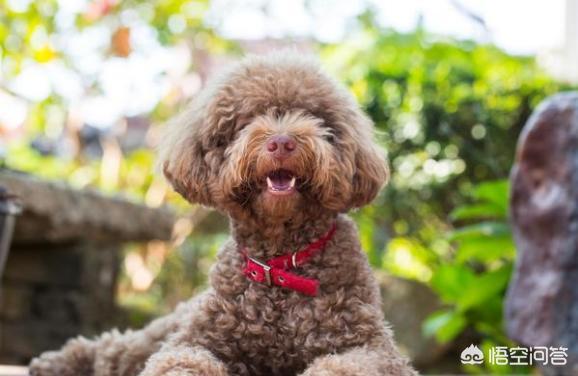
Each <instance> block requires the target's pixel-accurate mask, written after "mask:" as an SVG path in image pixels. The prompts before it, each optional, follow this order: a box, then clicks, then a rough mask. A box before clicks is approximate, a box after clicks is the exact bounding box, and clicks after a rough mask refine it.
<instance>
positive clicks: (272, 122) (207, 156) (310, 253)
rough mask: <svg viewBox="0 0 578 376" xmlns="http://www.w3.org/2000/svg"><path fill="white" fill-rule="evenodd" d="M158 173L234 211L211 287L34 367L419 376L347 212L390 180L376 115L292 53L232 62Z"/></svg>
mask: <svg viewBox="0 0 578 376" xmlns="http://www.w3.org/2000/svg"><path fill="white" fill-rule="evenodd" d="M160 157H161V162H162V166H163V171H164V174H165V176H166V177H167V179H168V180H169V181H170V182H171V184H172V185H173V187H174V188H175V189H176V190H177V191H178V192H179V193H180V194H181V195H183V196H184V197H185V198H186V199H187V200H189V201H190V202H192V203H200V204H203V205H207V206H212V207H214V208H217V209H218V210H220V211H222V212H224V213H227V214H228V215H229V217H230V219H231V231H232V238H231V239H230V240H229V241H228V242H227V243H226V244H225V245H224V246H223V248H222V249H221V251H220V252H219V255H218V259H217V263H216V264H215V265H214V266H213V268H212V270H211V274H210V282H211V288H210V289H209V290H208V291H206V292H204V293H203V294H201V295H199V296H197V297H195V298H193V299H192V300H190V301H189V302H186V303H183V304H181V305H180V306H178V308H177V309H176V311H175V312H174V313H172V314H171V315H169V316H166V317H163V318H160V319H157V320H155V321H153V322H152V323H151V324H149V325H148V326H147V327H145V328H144V329H142V330H139V331H128V332H126V333H119V332H118V331H112V332H110V333H105V334H103V335H102V336H100V337H99V338H97V339H95V340H87V339H84V338H78V339H74V340H71V341H69V342H68V343H67V344H66V345H65V346H64V348H63V349H61V350H60V351H58V352H48V353H45V354H44V355H42V356H41V357H39V358H37V359H35V360H34V361H33V362H32V364H31V367H30V369H31V374H32V375H58V376H69V375H70V376H72V375H74V376H76V375H141V376H153V375H154V376H160V375H209V376H213V375H216V376H218V375H317V376H321V375H335V376H337V375H338V376H352V375H363V376H372V375H375V376H377V375H414V374H415V371H414V370H413V369H412V368H411V366H410V365H409V364H408V361H407V360H406V358H405V357H403V356H402V355H401V354H400V353H399V352H398V350H397V348H396V346H395V344H394V341H393V338H392V333H391V331H390V329H389V328H388V326H387V324H386V322H385V321H384V317H383V314H382V311H381V302H380V294H379V289H378V285H377V283H376V280H375V279H374V277H373V276H372V272H371V269H370V267H369V264H368V262H367V258H366V256H365V254H364V252H363V251H362V250H361V248H360V243H359V239H358V236H357V229H356V227H355V225H354V223H353V222H352V221H351V219H349V218H348V217H347V216H346V215H345V214H343V213H345V212H347V211H348V210H350V209H352V208H359V207H361V206H363V205H366V204H367V203H369V202H370V201H371V200H373V198H374V197H375V196H376V195H377V193H378V192H379V190H380V189H381V187H382V185H383V184H384V183H385V181H386V179H387V177H388V170H387V165H386V162H385V160H384V157H383V156H382V153H381V152H380V150H379V148H378V147H377V146H376V145H375V144H374V142H373V127H372V123H371V121H370V120H369V119H368V118H367V117H366V116H364V115H363V113H362V112H361V111H360V110H359V108H358V106H357V105H356V103H355V102H354V100H353V99H352V97H351V96H350V95H349V94H348V93H347V92H346V91H345V90H344V89H342V88H341V87H340V86H339V85H338V84H337V83H336V82H334V81H333V80H332V79H330V78H328V77H327V76H326V75H325V74H324V73H322V72H321V71H320V69H319V67H318V66H317V65H316V64H315V63H314V62H311V61H309V60H307V59H304V58H302V57H299V56H296V55H294V54H291V53H281V54H275V55H269V56H264V57H254V58H250V59H247V60H245V61H244V62H242V63H241V64H239V65H237V66H236V67H235V68H234V69H232V70H231V71H230V72H228V73H227V74H225V75H224V76H222V77H221V79H220V80H217V81H216V82H214V83H213V84H212V85H210V86H209V88H208V89H207V90H206V91H205V92H204V95H201V96H200V97H198V98H197V99H196V100H195V101H194V103H193V104H192V105H191V106H190V108H189V109H188V110H187V111H186V112H185V113H184V114H183V115H182V116H181V117H180V118H178V119H177V120H176V121H174V122H173V123H172V124H171V125H170V128H169V131H168V134H167V135H166V137H165V138H164V140H163V141H162V145H161V147H160Z"/></svg>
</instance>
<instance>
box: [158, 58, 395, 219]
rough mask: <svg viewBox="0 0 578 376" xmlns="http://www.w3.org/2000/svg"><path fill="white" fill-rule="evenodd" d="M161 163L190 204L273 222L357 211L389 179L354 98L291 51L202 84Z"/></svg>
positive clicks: (166, 142)
mask: <svg viewBox="0 0 578 376" xmlns="http://www.w3.org/2000/svg"><path fill="white" fill-rule="evenodd" d="M160 157H161V163H162V167H163V172H164V174H165V176H166V177H167V179H168V180H169V181H170V182H171V183H172V185H173V187H174V188H175V190H176V191H177V192H179V193H180V194H181V195H183V196H184V197H185V198H186V199H187V200H189V201H190V202H193V203H201V204H204V205H208V206H213V207H216V208H218V209H220V210H224V211H226V212H228V213H230V214H232V215H233V216H238V215H250V216H252V217H256V216H259V217H261V218H270V219H271V220H273V219H280V220H290V219H291V217H292V215H293V214H294V213H296V212H297V211H302V210H304V209H307V210H309V211H311V209H313V210H314V211H315V210H318V211H320V212H328V211H329V212H344V211H347V210H349V209H351V208H355V207H361V206H363V205H365V204H367V203H369V202H370V201H371V200H373V198H375V196H376V195H377V193H378V192H379V190H380V189H381V187H382V186H383V184H384V183H385V181H386V179H387V177H388V170H387V164H386V162H385V159H384V156H383V154H382V152H381V150H380V149H379V148H378V147H377V146H376V145H375V143H374V141H373V125H372V123H371V121H370V120H369V119H368V118H367V117H366V116H365V115H364V114H363V113H362V112H361V111H360V109H359V108H358V106H357V104H356V103H355V101H354V100H353V98H352V97H351V96H350V95H349V94H348V93H347V92H346V91H345V90H344V89H343V88H341V87H340V86H339V85H338V84H337V83H336V82H334V81H333V80H332V79H330V78H329V77H327V76H326V75H325V74H324V73H322V72H321V71H320V69H319V67H318V66H317V65H316V64H315V63H313V62H311V61H309V60H307V59H304V58H301V57H298V56H296V55H294V54H290V53H282V54H277V55H269V56H264V57H254V58H249V59H247V60H245V61H244V62H242V63H241V64H239V65H237V66H236V67H235V68H234V69H232V70H231V71H230V72H229V73H227V74H226V75H224V76H222V77H221V78H220V79H219V80H217V81H216V82H214V83H213V84H212V85H209V87H208V89H206V90H205V92H204V93H203V94H202V95H201V96H200V97H198V98H196V100H195V101H194V102H193V103H192V105H191V106H190V107H189V108H188V110H186V111H185V112H184V113H183V114H182V115H181V116H180V117H179V118H177V119H175V120H174V121H173V122H172V124H170V126H169V131H168V133H167V134H166V135H165V137H164V138H163V140H162V141H161V145H160Z"/></svg>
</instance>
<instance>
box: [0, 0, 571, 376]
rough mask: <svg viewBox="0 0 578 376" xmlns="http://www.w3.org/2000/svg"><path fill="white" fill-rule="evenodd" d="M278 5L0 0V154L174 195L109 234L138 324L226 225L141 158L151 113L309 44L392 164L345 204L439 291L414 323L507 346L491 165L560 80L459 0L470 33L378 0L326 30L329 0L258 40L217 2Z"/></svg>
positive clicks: (372, 243) (151, 132)
mask: <svg viewBox="0 0 578 376" xmlns="http://www.w3.org/2000/svg"><path fill="white" fill-rule="evenodd" d="M279 3H281V2H280V1H273V2H264V1H244V2H236V3H233V2H229V3H227V2H226V1H219V2H217V4H216V5H215V4H211V3H209V2H208V1H203V0H159V1H137V0H125V1H120V0H119V1H116V0H92V1H88V0H86V1H84V0H74V1H72V0H71V1H56V0H43V1H40V0H38V1H35V0H32V1H25V0H22V1H18V0H11V1H4V0H3V1H0V20H1V22H0V53H1V55H0V56H1V60H0V62H1V64H0V135H1V138H0V146H1V150H2V155H1V160H2V163H3V165H4V167H7V168H9V169H14V170H19V171H24V172H28V173H30V174H34V175H36V176H40V177H42V178H46V179H49V180H64V181H66V182H67V183H68V184H70V185H71V186H73V187H75V188H78V189H82V188H87V187H93V188H97V189H99V190H101V191H103V192H105V193H106V194H109V195H121V196H124V197H127V198H128V199H130V200H133V201H136V202H139V203H144V204H145V205H147V206H151V207H159V206H162V205H170V206H171V207H173V208H174V209H175V210H177V212H178V213H179V217H180V219H179V221H177V224H176V226H175V232H174V236H173V240H172V241H171V242H152V243H147V244H144V245H143V244H139V245H137V244H134V245H129V246H128V247H126V249H125V250H124V254H123V270H122V277H121V281H120V284H119V286H118V291H117V302H118V304H119V306H120V307H121V308H122V310H123V312H125V314H126V317H127V319H126V320H125V321H124V324H125V325H131V326H139V325H142V324H144V322H146V321H148V320H149V319H151V318H152V317H155V316H158V315H161V314H164V313H166V312H168V311H170V310H171V309H172V308H173V307H174V306H175V304H176V303H177V302H179V301H182V300H185V299H187V298H189V297H190V296H191V295H192V294H195V293H197V292H198V291H200V290H202V289H203V288H205V287H206V283H207V281H206V276H207V272H208V269H209V266H210V264H211V263H212V261H213V258H214V255H215V252H216V250H217V249H218V247H219V245H220V244H221V243H222V242H223V241H224V239H225V238H226V236H227V230H228V228H227V223H226V220H225V219H224V218H222V217H221V216H220V215H218V214H216V213H213V212H210V211H208V210H206V209H204V208H198V207H194V208H191V207H190V206H189V205H188V204H186V203H185V202H184V201H183V200H182V199H181V198H179V197H178V196H177V195H176V194H175V193H173V192H172V191H171V189H170V188H169V187H168V185H167V184H166V182H165V181H164V180H163V178H162V177H161V176H160V174H158V173H157V172H156V170H155V166H154V160H155V153H154V145H155V144H156V142H157V140H158V137H159V135H160V131H161V130H162V127H163V123H164V122H165V121H166V120H167V119H169V118H170V117H171V116H173V115H175V114H176V113H178V112H179V110H180V109H181V108H182V107H183V106H184V105H185V104H186V103H187V102H188V101H189V100H190V99H191V98H193V97H194V96H195V95H197V93H198V92H199V91H200V90H202V87H203V83H204V82H205V80H206V79H207V77H208V76H210V74H211V73H212V72H215V71H218V70H219V68H220V67H223V66H225V65H226V64H227V63H229V62H231V61H234V60H236V59H237V58H238V57H239V56H242V55H243V54H245V53H262V52H264V51H267V50H271V49H275V48H282V47H292V48H297V49H299V50H302V51H304V52H310V53H313V54H315V55H317V56H319V59H320V60H321V62H322V64H323V66H324V67H325V68H326V69H327V70H328V71H329V72H331V74H333V75H335V76H336V77H337V78H338V79H339V80H341V81H342V82H344V83H345V84H346V85H347V86H348V87H349V89H350V90H351V92H352V93H353V94H354V95H355V97H356V98H357V99H358V100H359V102H360V103H361V105H362V106H363V108H364V109H365V110H366V111H367V112H368V114H369V115H370V117H371V118H372V119H373V120H374V121H375V123H376V126H377V129H378V130H379V134H378V136H379V141H380V143H381V144H382V145H383V147H384V149H385V150H386V151H387V154H388V158H389V161H390V164H391V169H392V178H391V182H390V184H389V185H388V186H387V188H386V189H385V190H384V192H383V193H382V194H381V195H380V196H379V198H378V199H377V200H376V201H375V203H374V204H373V205H371V206H369V207H366V208H364V209H362V210H359V211H358V212H355V213H353V216H354V218H355V219H356V221H357V223H358V225H359V228H360V232H361V239H362V242H363V246H364V248H365V250H366V251H367V253H368V256H369V259H370V261H371V264H372V266H373V267H374V269H375V271H376V273H377V275H378V277H379V278H380V279H383V280H387V278H390V276H394V277H399V278H402V279H406V280H412V281H416V282H417V283H418V284H420V285H423V286H425V287H427V288H428V289H430V290H431V291H432V292H433V293H434V294H435V296H436V297H437V299H438V300H439V303H436V306H435V309H434V310H433V311H434V312H433V313H428V318H427V320H425V321H424V322H423V323H422V324H421V327H420V330H419V332H420V336H422V337H423V339H424V341H425V340H427V339H428V338H433V339H434V340H435V342H437V343H438V345H436V346H440V348H443V349H444V351H445V352H446V354H450V355H446V359H448V357H449V359H454V361H453V364H452V365H451V366H450V369H451V368H454V369H457V370H459V369H460V366H459V364H458V356H459V349H460V346H461V345H462V344H464V343H469V342H468V341H476V342H477V343H481V345H482V347H484V348H489V347H491V346H497V345H513V344H512V343H511V342H510V341H509V340H508V339H507V337H506V335H505V333H504V325H503V322H502V320H503V319H502V317H503V314H502V310H503V298H504V293H505V290H506V288H507V283H508V281H509V277H510V274H511V272H512V265H513V262H514V260H515V257H516V250H515V247H514V244H513V241H512V238H511V233H510V228H509V225H508V223H507V215H508V213H507V211H508V207H507V206H508V184H507V177H508V174H509V170H510V168H511V166H512V162H513V157H514V150H515V146H516V141H517V139H518V135H519V133H520V130H521V128H522V126H523V125H524V124H525V122H526V120H527V119H528V117H529V115H530V114H531V111H532V110H533V109H534V108H535V107H536V105H537V104H538V103H539V102H540V101H541V100H542V99H544V98H545V97H547V96H548V95H550V94H553V93H556V92H559V91H562V90H567V89H570V88H572V86H571V84H568V83H565V82H566V80H563V79H555V78H553V77H552V74H551V73H547V71H546V70H545V69H544V68H543V66H542V65H540V64H538V63H537V61H536V58H535V56H532V55H519V54H517V55H512V54H509V53H506V52H504V51H503V50H501V49H500V48H498V47H496V46H495V45H493V44H492V43H491V40H492V39H491V35H492V34H491V30H490V29H488V27H487V25H486V23H485V22H484V19H483V17H482V16H480V15H479V14H476V12H475V7H474V8H473V9H471V8H468V6H467V4H466V5H464V4H463V3H461V2H457V1H454V2H452V1H450V2H447V3H449V5H447V4H446V5H445V6H450V7H451V8H452V9H453V12H454V13H455V14H456V15H455V16H454V17H458V18H459V17H461V19H462V22H464V23H468V24H471V25H473V26H472V27H473V28H474V29H475V30H478V31H477V32H476V33H477V34H476V35H474V36H473V37H474V38H473V39H462V38H458V37H456V36H448V35H442V34H440V33H437V32H435V31H433V32H432V30H429V29H428V27H427V25H428V24H427V22H426V21H427V17H426V16H427V13H420V12H418V11H416V14H415V22H414V24H413V26H412V30H409V31H407V30H406V31H403V32H400V31H397V30H396V29H394V28H391V27H388V25H387V22H384V21H383V20H382V19H381V18H380V14H381V13H383V12H385V13H387V6H383V5H379V4H378V3H376V2H358V3H356V5H355V6H353V7H352V6H349V7H347V6H345V9H346V10H345V11H343V12H344V14H345V15H341V16H340V18H339V20H340V22H341V23H342V25H341V26H342V27H341V29H342V30H345V32H343V31H342V32H339V31H336V32H334V33H333V34H332V32H331V30H332V28H337V26H335V25H333V26H332V25H331V22H337V21H335V20H333V21H332V19H331V18H329V19H328V20H323V18H324V12H327V11H328V10H329V9H330V8H331V7H332V3H331V2H323V1H299V2H296V3H299V4H301V6H302V9H303V11H304V12H306V13H307V14H308V15H309V17H310V20H311V25H309V29H307V28H306V27H304V30H305V31H300V30H298V31H297V32H296V31H294V30H293V31H292V30H282V29H281V30H274V32H270V33H267V32H265V33H263V34H262V35H260V36H259V38H257V39H255V38H253V39H247V38H245V37H243V36H242V33H240V35H241V37H235V32H234V29H235V28H234V24H235V20H234V19H233V20H232V21H231V18H227V17H225V16H224V14H225V13H228V12H231V14H235V13H237V14H241V13H243V12H248V11H250V12H253V14H257V15H259V14H260V16H261V17H265V18H271V19H278V20H281V19H283V20H284V21H283V22H289V23H290V21H287V20H286V19H285V18H284V17H290V16H291V13H287V14H280V13H279V12H281V11H282V8H279ZM438 3H441V2H438ZM465 3H468V2H465ZM275 4H277V5H275ZM336 7H337V8H338V9H341V8H340V7H344V6H343V4H342V5H340V6H336ZM289 8H291V6H289ZM426 8H427V7H426ZM279 9H281V11H280V10H279ZM337 12H338V13H339V10H338V11H337ZM522 16H523V15H520V17H522ZM390 17H392V18H395V13H394V14H392V15H390ZM246 20H248V22H251V20H252V18H251V17H248V18H246ZM257 21H258V20H257V19H256V21H254V22H257ZM228 22H229V23H230V24H232V25H233V26H231V25H230V24H228ZM512 22H515V21H512ZM237 27H238V25H237ZM341 29H340V30H341ZM231 30H233V31H231ZM241 30H242V27H241ZM307 30H309V31H307ZM127 220H130V219H127ZM408 298H411V297H408ZM394 329H395V328H394ZM448 349H449V350H448ZM452 351H453V352H452ZM456 354H458V355H456ZM452 357H453V358H452ZM436 361H437V362H439V364H436V363H434V364H427V365H424V367H425V369H428V370H436V369H437V370H440V369H444V368H443V364H442V362H443V359H437V360H436ZM450 363H451V361H450ZM463 370H465V371H467V372H472V373H478V372H492V373H509V372H511V371H512V370H511V369H509V368H508V367H507V366H502V367H499V366H496V367H495V368H493V369H482V368H480V367H470V368H465V369H463ZM530 371H531V370H530V369H521V368H519V367H518V368H516V372H518V373H519V372H530Z"/></svg>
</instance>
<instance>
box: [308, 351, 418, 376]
mask: <svg viewBox="0 0 578 376" xmlns="http://www.w3.org/2000/svg"><path fill="white" fill-rule="evenodd" d="M414 375H417V373H416V372H415V371H414V370H413V368H411V366H410V365H409V363H408V361H407V359H406V358H404V357H403V356H401V355H400V354H398V353H397V351H395V352H394V353H392V352H391V350H390V351H388V350H386V349H385V348H381V347H377V348H368V347H355V348H353V349H350V350H348V351H346V352H344V353H340V354H330V355H325V356H321V357H319V358H317V359H315V360H314V361H313V363H311V365H310V366H309V367H308V368H307V369H306V370H305V371H304V372H303V373H302V374H301V376H414Z"/></svg>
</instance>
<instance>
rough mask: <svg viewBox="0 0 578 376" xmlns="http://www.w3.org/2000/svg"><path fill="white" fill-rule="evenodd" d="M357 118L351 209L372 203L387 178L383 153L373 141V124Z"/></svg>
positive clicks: (387, 168)
mask: <svg viewBox="0 0 578 376" xmlns="http://www.w3.org/2000/svg"><path fill="white" fill-rule="evenodd" d="M357 117H358V119H357V122H356V123H357V127H356V131H357V138H358V149H357V152H356V153H355V173H354V175H353V182H352V195H351V203H350V205H351V207H353V208H360V207H362V206H365V205H367V204H369V203H370V202H371V201H373V199H375V197H376V196H377V194H378V193H379V191H380V190H381V188H383V186H384V185H385V183H386V182H387V180H388V178H389V167H388V165H387V161H386V159H385V153H384V151H383V150H382V149H381V148H380V147H379V146H378V145H377V144H376V142H375V141H374V136H373V123H372V122H371V120H369V119H367V118H366V117H365V116H364V115H361V114H358V116H357Z"/></svg>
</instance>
